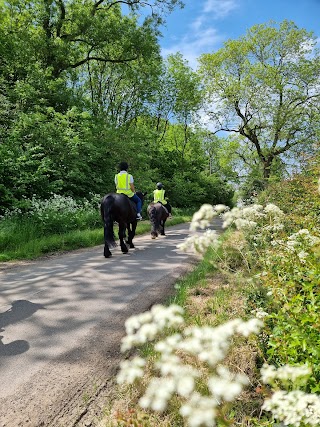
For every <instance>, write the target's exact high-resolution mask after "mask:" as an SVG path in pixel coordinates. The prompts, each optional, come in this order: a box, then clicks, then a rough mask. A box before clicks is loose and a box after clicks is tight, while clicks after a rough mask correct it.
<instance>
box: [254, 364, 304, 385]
mask: <svg viewBox="0 0 320 427" xmlns="http://www.w3.org/2000/svg"><path fill="white" fill-rule="evenodd" d="M311 373H312V370H311V368H310V367H309V366H307V365H301V366H291V365H283V366H280V367H279V368H278V369H277V368H276V367H275V366H273V365H268V364H266V363H265V364H264V365H263V366H262V368H261V370H260V374H261V379H262V382H263V383H265V384H273V383H274V381H275V380H279V381H280V382H282V383H287V382H289V381H292V382H295V381H297V380H298V379H307V378H308V377H309V376H310V375H311Z"/></svg>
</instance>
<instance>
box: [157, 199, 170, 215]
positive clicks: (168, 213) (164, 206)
mask: <svg viewBox="0 0 320 427" xmlns="http://www.w3.org/2000/svg"><path fill="white" fill-rule="evenodd" d="M157 203H160V205H162V207H163V208H164V210H165V211H166V213H167V214H168V215H169V211H168V209H167V208H166V207H165V205H164V204H163V203H161V202H156V203H154V204H155V205H156V204H157Z"/></svg>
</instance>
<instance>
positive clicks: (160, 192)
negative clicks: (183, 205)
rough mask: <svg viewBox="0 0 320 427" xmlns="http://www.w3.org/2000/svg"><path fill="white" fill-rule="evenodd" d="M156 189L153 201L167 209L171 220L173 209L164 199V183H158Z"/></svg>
mask: <svg viewBox="0 0 320 427" xmlns="http://www.w3.org/2000/svg"><path fill="white" fill-rule="evenodd" d="M156 187H157V189H156V190H153V201H154V203H161V204H162V205H163V206H164V207H165V208H166V209H167V211H168V213H169V217H170V218H171V211H172V208H171V205H170V203H169V202H168V201H167V200H166V199H165V197H164V193H165V191H166V190H165V189H164V188H163V184H162V182H158V183H157V185H156Z"/></svg>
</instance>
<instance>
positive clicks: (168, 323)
mask: <svg viewBox="0 0 320 427" xmlns="http://www.w3.org/2000/svg"><path fill="white" fill-rule="evenodd" d="M316 173H317V171H315V170H313V171H312V173H310V174H309V176H296V177H294V178H293V179H291V180H289V181H285V182H283V183H281V186H280V185H273V186H270V188H269V189H268V190H265V191H264V192H262V193H261V194H260V195H259V197H258V198H257V199H256V200H255V201H254V203H253V204H250V205H244V206H242V207H237V208H234V209H232V210H230V211H228V212H226V213H224V214H222V215H223V218H224V222H225V224H224V225H225V228H226V232H225V233H224V234H223V236H222V237H220V238H218V239H217V238H216V240H215V241H214V240H213V238H212V236H211V237H210V239H211V240H210V241H209V245H208V248H207V249H206V248H205V245H203V242H202V243H201V244H200V245H198V246H197V243H196V241H195V240H193V244H195V247H197V248H198V250H199V249H200V250H202V251H203V253H204V256H203V259H202V262H201V263H200V264H199V265H198V266H197V267H196V268H195V269H194V271H193V272H192V273H191V274H189V275H188V276H187V277H185V278H183V279H181V280H180V281H178V282H177V283H176V286H175V288H176V294H175V296H174V297H173V298H172V299H171V300H170V301H168V302H167V304H166V305H165V306H162V307H160V306H158V307H154V308H153V309H151V311H150V312H146V313H142V314H140V315H138V316H134V317H133V318H130V319H128V321H127V323H126V329H127V335H126V337H125V338H124V339H123V344H122V349H123V351H124V357H125V360H124V362H122V364H121V369H120V371H119V374H118V383H119V384H118V385H117V386H116V387H115V390H114V394H113V400H112V401H111V402H109V405H108V406H107V408H106V411H105V416H104V417H103V418H102V421H101V424H100V425H102V426H106V427H111V426H112V427H113V426H117V427H120V426H145V427H146V426H156V425H157V426H163V427H165V426H168V427H169V426H175V427H179V426H199V427H202V426H209V427H210V426H214V425H217V426H220V427H222V426H228V425H229V426H251V427H253V426H264V427H271V426H294V427H309V426H318V425H320V410H319V408H320V396H319V394H320V390H319V384H320V370H319V357H320V352H319V348H320V346H319V344H320V342H319V308H320V292H319V277H320V270H319V257H320V231H319V212H320V196H319V193H318V188H317V186H318V184H317V180H315V178H314V176H315V174H316ZM306 200H307V202H305V201H306ZM293 207H294V209H293ZM311 207H312V208H311ZM213 210H214V208H213V207H212V206H211V208H210V207H209V205H207V206H206V207H202V212H201V210H200V211H199V212H201V214H199V212H198V214H196V215H195V216H194V218H193V222H195V223H196V226H197V225H198V226H199V225H200V224H201V221H202V226H204V227H203V228H205V224H206V223H208V221H209V219H210V215H211V217H212V216H214V215H213V214H212V213H213ZM210 212H211V214H210ZM201 235H202V236H203V233H202V234H201ZM213 242H214V243H213ZM189 248H190V242H189ZM201 248H202V249H201ZM134 349H135V350H134Z"/></svg>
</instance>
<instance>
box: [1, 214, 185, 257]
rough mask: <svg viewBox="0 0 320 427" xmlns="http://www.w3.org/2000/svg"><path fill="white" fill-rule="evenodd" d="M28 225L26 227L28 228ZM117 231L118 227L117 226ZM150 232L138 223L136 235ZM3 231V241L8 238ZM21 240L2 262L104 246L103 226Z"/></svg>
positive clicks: (178, 219) (9, 247) (171, 222)
mask: <svg viewBox="0 0 320 427" xmlns="http://www.w3.org/2000/svg"><path fill="white" fill-rule="evenodd" d="M190 219H191V216H190V215H182V214H179V215H176V216H174V217H173V218H172V219H169V220H168V221H167V223H166V227H170V226H173V225H177V224H181V223H184V222H188V221H190ZM27 226H28V225H27V223H26V227H27ZM115 229H116V226H115ZM148 232H150V223H149V221H141V222H139V223H138V226H137V230H136V235H142V234H146V233H148ZM4 234H5V232H4V231H3V236H0V237H2V240H4V239H5V238H7V237H6V236H5V235H4ZM23 235H24V236H25V238H23V237H21V238H20V239H17V238H16V239H15V241H14V242H13V241H11V242H10V241H8V242H7V244H6V245H5V246H6V248H5V249H4V250H3V251H2V253H0V262H7V261H15V260H31V259H36V258H39V257H42V256H45V255H50V254H53V253H58V252H64V251H70V250H74V249H80V248H89V247H93V246H97V245H102V244H103V226H102V225H101V227H99V228H95V229H84V230H74V231H68V232H66V233H59V234H49V235H47V236H40V237H35V236H36V231H33V232H32V233H30V235H29V234H28V233H24V234H23V233H21V234H20V236H23Z"/></svg>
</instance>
